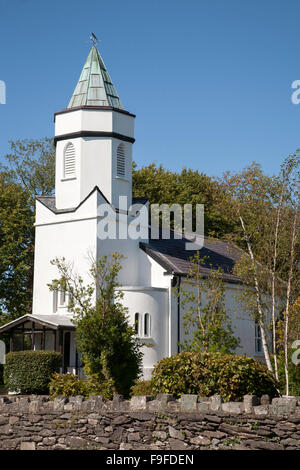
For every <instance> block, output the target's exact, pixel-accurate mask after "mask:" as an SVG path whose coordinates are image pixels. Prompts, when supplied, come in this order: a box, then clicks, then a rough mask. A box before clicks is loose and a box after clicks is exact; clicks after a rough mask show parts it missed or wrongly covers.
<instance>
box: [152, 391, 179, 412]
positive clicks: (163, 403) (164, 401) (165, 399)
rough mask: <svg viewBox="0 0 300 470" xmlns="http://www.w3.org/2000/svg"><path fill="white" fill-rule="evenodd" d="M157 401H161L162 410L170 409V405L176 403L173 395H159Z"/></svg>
mask: <svg viewBox="0 0 300 470" xmlns="http://www.w3.org/2000/svg"><path fill="white" fill-rule="evenodd" d="M156 400H159V401H160V403H161V408H162V409H165V408H167V407H168V403H169V402H170V401H175V398H174V396H173V395H172V394H171V393H158V394H157V395H156Z"/></svg>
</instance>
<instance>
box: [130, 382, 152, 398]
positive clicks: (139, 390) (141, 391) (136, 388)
mask: <svg viewBox="0 0 300 470" xmlns="http://www.w3.org/2000/svg"><path fill="white" fill-rule="evenodd" d="M139 395H153V387H152V382H151V380H137V381H136V383H135V384H134V385H133V386H132V387H131V390H130V396H131V397H136V396H139Z"/></svg>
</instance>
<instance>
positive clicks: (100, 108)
mask: <svg viewBox="0 0 300 470" xmlns="http://www.w3.org/2000/svg"><path fill="white" fill-rule="evenodd" d="M79 110H85V111H114V112H116V113H120V114H126V115H127V116H131V117H133V118H135V117H136V115H135V114H132V113H129V112H128V111H125V109H119V108H113V107H112V106H92V105H85V106H77V107H75V108H66V109H63V110H61V111H57V112H56V113H54V122H55V117H56V116H58V115H60V114H65V113H72V112H74V111H79Z"/></svg>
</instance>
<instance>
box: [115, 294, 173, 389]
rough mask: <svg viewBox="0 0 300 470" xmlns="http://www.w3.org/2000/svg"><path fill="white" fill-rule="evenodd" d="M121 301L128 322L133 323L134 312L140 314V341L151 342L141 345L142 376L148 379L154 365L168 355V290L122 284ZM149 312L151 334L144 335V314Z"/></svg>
mask: <svg viewBox="0 0 300 470" xmlns="http://www.w3.org/2000/svg"><path fill="white" fill-rule="evenodd" d="M121 289H122V291H123V292H124V298H123V299H122V303H123V305H124V306H125V307H127V308H128V315H129V322H130V324H131V325H134V322H135V314H136V313H139V315H140V325H139V335H138V337H139V338H140V339H141V341H143V342H145V343H146V344H151V345H152V347H150V348H149V347H147V346H143V348H142V352H143V377H144V379H146V380H148V379H150V378H151V373H152V370H153V367H154V365H155V364H156V363H157V361H159V360H160V359H163V358H164V357H167V356H168V291H167V289H159V288H151V287H142V286H141V287H131V286H127V287H126V286H122V287H121ZM145 313H149V314H150V322H151V334H150V337H145V336H144V315H145Z"/></svg>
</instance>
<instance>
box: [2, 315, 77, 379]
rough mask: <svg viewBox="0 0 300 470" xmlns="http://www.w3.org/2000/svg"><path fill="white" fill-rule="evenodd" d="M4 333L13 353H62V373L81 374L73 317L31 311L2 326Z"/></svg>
mask: <svg viewBox="0 0 300 470" xmlns="http://www.w3.org/2000/svg"><path fill="white" fill-rule="evenodd" d="M1 333H7V334H8V336H9V350H10V351H11V352H12V351H24V350H34V351H38V350H43V351H46V350H47V351H56V352H59V353H60V354H61V355H62V364H61V368H60V373H66V372H70V373H73V374H76V375H82V370H81V367H80V365H81V364H80V359H79V355H78V352H77V350H76V348H75V334H74V333H75V326H74V324H73V323H72V321H71V316H64V315H29V314H28V315H24V316H22V317H20V318H17V319H15V320H13V321H11V322H9V323H6V324H5V325H3V326H1V327H0V334H1Z"/></svg>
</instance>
